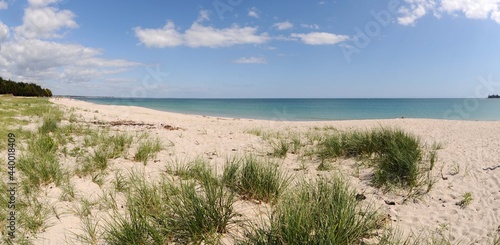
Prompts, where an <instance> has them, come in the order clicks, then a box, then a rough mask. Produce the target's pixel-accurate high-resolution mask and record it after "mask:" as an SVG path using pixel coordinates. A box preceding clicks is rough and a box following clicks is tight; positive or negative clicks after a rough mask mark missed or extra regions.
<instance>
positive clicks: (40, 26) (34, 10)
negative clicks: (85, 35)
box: [15, 0, 78, 38]
mask: <svg viewBox="0 0 500 245" xmlns="http://www.w3.org/2000/svg"><path fill="white" fill-rule="evenodd" d="M56 2H57V0H30V1H29V7H28V8H26V9H25V10H24V16H23V24H22V25H20V26H18V27H16V28H15V33H16V37H19V38H58V37H61V36H62V35H61V34H60V33H59V31H60V30H62V29H64V28H77V27H78V25H77V24H76V22H75V21H74V18H75V14H74V13H73V12H71V11H69V10H60V9H58V8H55V7H50V6H48V5H50V4H52V3H56Z"/></svg>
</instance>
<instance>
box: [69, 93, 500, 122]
mask: <svg viewBox="0 0 500 245" xmlns="http://www.w3.org/2000/svg"><path fill="white" fill-rule="evenodd" d="M76 99H80V100H86V101H89V102H93V103H97V104H110V105H128V106H141V107H146V108H151V109H156V110H161V111H170V112H179V113H185V114H195V115H206V116H219V117H232V118H253V119H269V120H286V121H319V120H351V119H387V118H396V117H405V118H433V119H454V120H500V99H130V98H94V97H77V98H76Z"/></svg>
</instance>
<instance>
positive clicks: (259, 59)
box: [232, 57, 267, 64]
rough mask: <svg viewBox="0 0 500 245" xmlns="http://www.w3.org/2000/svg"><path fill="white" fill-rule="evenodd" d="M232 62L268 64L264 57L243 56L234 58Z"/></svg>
mask: <svg viewBox="0 0 500 245" xmlns="http://www.w3.org/2000/svg"><path fill="white" fill-rule="evenodd" d="M232 63H236V64H267V60H266V58H264V57H242V58H239V59H236V60H233V61H232Z"/></svg>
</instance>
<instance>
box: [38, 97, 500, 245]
mask: <svg viewBox="0 0 500 245" xmlns="http://www.w3.org/2000/svg"><path fill="white" fill-rule="evenodd" d="M51 101H52V102H53V103H55V104H56V105H58V106H60V107H61V108H62V110H63V111H65V112H66V113H70V112H71V113H74V114H75V115H77V122H78V123H80V124H88V125H90V126H92V127H99V125H106V126H108V127H110V129H111V131H120V132H127V133H130V134H138V133H141V132H147V133H148V134H149V135H152V136H154V137H157V138H158V139H160V140H161V142H162V144H163V145H165V146H167V147H166V148H165V149H164V150H162V151H161V152H160V153H159V154H158V155H157V156H156V157H155V159H152V160H150V161H149V162H148V164H147V165H146V166H144V165H143V164H141V163H137V162H134V161H132V160H130V157H125V158H118V159H114V160H111V166H112V167H111V169H113V170H112V171H111V173H110V174H109V175H108V176H106V177H105V180H104V184H103V185H102V186H99V185H97V184H95V183H93V182H92V180H91V179H90V177H83V178H79V177H77V176H75V177H73V178H72V179H71V181H72V182H73V183H74V185H75V189H76V192H77V195H78V196H82V197H86V198H88V199H90V200H99V199H100V198H102V195H103V193H104V190H105V189H106V187H107V186H110V185H111V182H112V181H113V179H114V178H115V177H116V176H115V174H114V173H116V172H117V171H125V172H126V171H130V170H131V169H139V170H141V171H144V172H145V173H146V174H147V175H148V176H150V177H151V179H154V178H158V177H159V176H160V174H161V173H164V172H165V170H166V168H168V165H169V164H170V165H172V164H173V163H175V162H179V161H190V160H193V159H196V158H203V159H205V160H207V161H208V162H209V163H210V164H211V165H212V166H213V167H214V168H215V169H218V170H221V169H222V166H223V164H224V163H225V161H226V160H227V159H228V158H230V157H232V156H244V155H248V154H252V155H257V156H264V157H265V156H267V155H269V153H271V152H272V146H271V145H270V143H269V142H268V141H266V140H265V139H263V137H259V136H256V135H254V134H251V133H249V132H251V131H252V130H254V131H255V130H261V131H265V132H281V133H283V134H284V135H286V134H287V133H288V134H290V133H298V134H306V133H307V132H311V131H318V132H319V133H321V130H322V129H334V130H340V131H343V130H355V129H358V130H365V129H371V128H377V127H392V128H400V129H402V130H404V131H406V132H408V133H411V134H414V135H415V136H417V137H418V138H420V139H421V141H422V142H423V143H424V144H426V145H429V146H430V145H432V144H439V145H441V146H442V147H440V148H441V149H439V150H438V151H437V157H438V161H437V163H436V167H435V168H434V170H433V171H432V176H433V179H435V181H436V182H435V184H434V185H433V187H432V189H431V190H430V192H429V193H427V194H425V195H422V196H421V197H419V198H416V199H414V200H411V201H404V200H405V198H404V194H401V192H391V191H389V192H384V191H382V190H380V189H378V188H375V187H373V186H372V185H371V182H370V180H369V177H367V176H368V175H367V174H365V171H366V170H364V169H361V170H359V169H358V168H356V167H355V166H356V164H355V162H356V161H355V160H353V159H340V160H337V161H336V162H334V163H333V166H334V167H333V170H330V171H318V170H317V166H318V161H317V160H315V159H313V158H304V157H299V156H298V155H297V154H294V153H288V154H287V155H286V157H285V158H284V159H281V160H280V161H281V167H282V169H283V170H284V171H285V172H287V173H289V174H291V175H292V176H293V178H294V179H297V180H298V179H306V180H311V179H315V178H318V176H323V175H329V174H333V173H340V174H341V175H342V176H344V177H345V179H346V180H348V182H349V184H350V185H351V186H352V187H353V188H354V189H355V190H356V191H357V192H358V193H362V194H363V195H365V196H366V202H368V203H371V204H373V205H374V206H375V207H376V208H377V210H378V211H379V212H380V213H381V214H382V215H385V216H387V223H388V224H387V225H389V226H391V227H394V228H396V229H398V230H401V231H403V232H404V233H405V234H410V233H414V234H416V235H418V234H422V233H423V234H426V235H432V234H435V233H439V234H442V235H444V236H446V237H448V238H449V240H450V241H451V242H452V243H460V244H491V243H492V241H493V239H494V238H495V237H497V236H498V235H500V210H499V209H500V167H498V168H497V166H499V165H500V140H499V138H500V122H499V121H489V122H482V121H447V120H428V119H390V120H361V121H328V122H288V121H263V120H250V119H237V118H217V117H207V116H201V115H200V116H197V115H183V114H177V113H169V112H161V111H155V110H150V109H146V108H139V107H133V106H129V107H126V106H110V105H96V104H91V103H87V102H84V101H78V100H73V99H67V98H53V99H51ZM117 122H121V123H117ZM63 123H64V121H63ZM66 123H67V122H66ZM113 125H114V126H113ZM133 148H134V147H133V146H132V149H131V150H130V153H132V152H133V150H134V149H133ZM61 164H62V165H63V166H65V167H71V166H72V165H73V164H75V163H74V162H73V160H72V159H71V158H65V160H64V161H63V162H62V163H61ZM45 192H46V198H47V199H48V200H50V201H49V202H51V203H54V205H55V206H56V207H57V208H58V209H59V210H60V211H61V215H60V217H59V219H54V218H53V219H51V224H52V226H50V227H48V228H47V229H46V230H45V231H44V232H42V233H41V234H39V238H38V239H37V240H36V244H68V242H69V241H71V239H70V237H71V234H72V233H77V234H78V233H79V232H81V229H80V221H79V219H78V218H77V217H76V216H75V215H73V214H72V213H71V212H69V211H68V209H71V205H70V203H68V202H60V201H58V197H59V195H60V193H61V190H59V188H57V187H55V186H53V185H51V186H49V187H47V188H46V189H45ZM464 193H470V194H471V195H472V201H471V202H470V204H469V205H467V207H461V206H460V205H457V203H459V202H460V201H461V200H462V198H463V195H464ZM117 202H118V203H119V204H118V206H120V205H123V202H124V200H123V198H122V199H120V198H118V200H117ZM120 203H122V204H120ZM235 208H236V211H238V212H240V213H242V214H243V215H244V216H248V217H253V216H255V214H258V213H262V212H263V211H262V210H265V209H266V205H265V204H259V203H256V202H252V201H245V200H239V201H237V202H236V204H235ZM94 209H95V214H96V215H95V216H96V217H99V213H100V212H101V211H100V209H99V207H97V206H95V207H94ZM103 217H104V215H103Z"/></svg>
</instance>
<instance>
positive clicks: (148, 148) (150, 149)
mask: <svg viewBox="0 0 500 245" xmlns="http://www.w3.org/2000/svg"><path fill="white" fill-rule="evenodd" d="M161 150H163V145H162V144H161V141H160V139H158V138H156V139H154V140H151V139H147V140H146V141H143V142H141V143H139V146H138V148H137V151H136V153H135V155H134V160H135V161H137V162H143V163H144V165H146V163H147V161H148V160H149V159H151V158H155V157H156V155H157V154H158V153H159V152H160V151H161Z"/></svg>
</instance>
